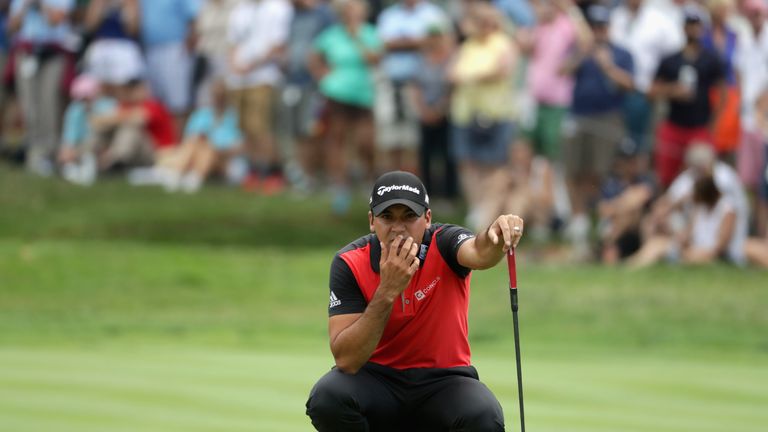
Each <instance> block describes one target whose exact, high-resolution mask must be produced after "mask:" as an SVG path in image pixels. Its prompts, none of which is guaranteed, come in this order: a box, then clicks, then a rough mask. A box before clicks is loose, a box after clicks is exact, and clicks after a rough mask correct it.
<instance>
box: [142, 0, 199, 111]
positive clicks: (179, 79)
mask: <svg viewBox="0 0 768 432" xmlns="http://www.w3.org/2000/svg"><path fill="white" fill-rule="evenodd" d="M140 4H141V42H142V44H143V47H144V50H145V53H146V57H147V74H148V78H149V84H150V87H151V88H152V93H153V95H154V96H155V97H156V98H157V99H159V100H160V101H161V102H162V103H163V104H164V105H165V106H166V107H168V109H169V110H170V111H171V112H172V113H173V114H174V115H176V117H177V121H178V122H180V121H181V118H182V117H183V114H185V113H186V112H187V110H188V108H189V105H190V99H191V96H192V95H191V93H192V87H191V86H192V56H191V55H190V53H189V49H188V45H189V44H190V43H191V39H190V35H191V34H192V30H193V28H194V23H195V19H196V18H197V14H198V12H199V10H200V6H201V1H200V0H145V1H141V2H140Z"/></svg>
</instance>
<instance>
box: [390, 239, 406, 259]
mask: <svg viewBox="0 0 768 432" xmlns="http://www.w3.org/2000/svg"><path fill="white" fill-rule="evenodd" d="M402 241H403V236H400V235H399V236H397V237H395V238H394V240H392V242H391V243H390V244H389V255H390V256H397V251H398V250H399V248H400V243H402Z"/></svg>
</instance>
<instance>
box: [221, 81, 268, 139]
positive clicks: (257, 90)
mask: <svg viewBox="0 0 768 432" xmlns="http://www.w3.org/2000/svg"><path fill="white" fill-rule="evenodd" d="M275 93H276V90H275V88H274V87H272V86H268V85H260V86H256V87H250V88H246V89H238V90H232V91H230V93H229V100H230V105H232V107H233V108H235V109H236V110H237V112H238V114H239V116H240V129H241V130H242V131H243V133H244V134H245V136H246V137H248V138H249V139H257V140H258V139H259V138H260V137H263V136H271V135H273V134H274V120H275V115H274V111H275V110H274V101H275Z"/></svg>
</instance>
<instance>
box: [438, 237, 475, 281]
mask: <svg viewBox="0 0 768 432" xmlns="http://www.w3.org/2000/svg"><path fill="white" fill-rule="evenodd" d="M474 236H475V234H474V233H473V232H472V231H470V230H468V229H466V228H464V227H460V226H457V225H443V229H442V230H440V232H438V233H437V250H438V251H440V255H441V256H442V257H443V259H444V260H445V262H446V263H447V264H448V266H449V267H450V268H451V270H453V272H454V273H456V274H457V275H459V276H460V277H463V278H464V277H467V275H469V272H471V271H472V269H470V268H467V267H464V266H463V265H461V264H459V259H458V254H459V246H461V244H462V243H464V242H465V241H467V240H469V239H471V238H472V237H474Z"/></svg>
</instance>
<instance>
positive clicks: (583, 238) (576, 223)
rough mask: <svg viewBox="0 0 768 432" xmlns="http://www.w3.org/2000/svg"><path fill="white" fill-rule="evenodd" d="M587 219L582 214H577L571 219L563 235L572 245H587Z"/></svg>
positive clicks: (588, 226) (588, 225) (588, 224)
mask: <svg viewBox="0 0 768 432" xmlns="http://www.w3.org/2000/svg"><path fill="white" fill-rule="evenodd" d="M589 228H590V223H589V218H588V217H587V216H586V215H584V214H577V215H574V216H573V217H572V218H571V221H570V223H568V227H567V228H566V229H565V235H566V237H567V238H568V240H570V241H571V243H573V244H581V243H587V242H588V241H589Z"/></svg>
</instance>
